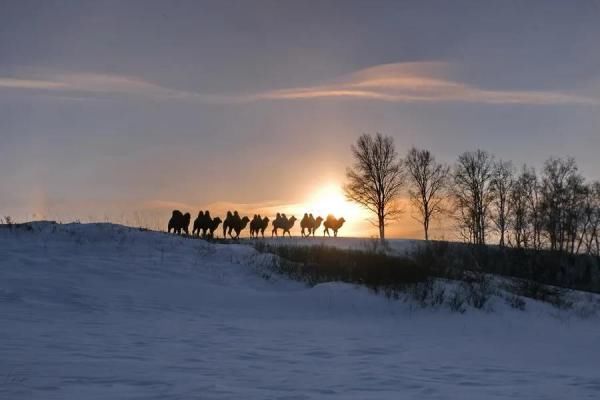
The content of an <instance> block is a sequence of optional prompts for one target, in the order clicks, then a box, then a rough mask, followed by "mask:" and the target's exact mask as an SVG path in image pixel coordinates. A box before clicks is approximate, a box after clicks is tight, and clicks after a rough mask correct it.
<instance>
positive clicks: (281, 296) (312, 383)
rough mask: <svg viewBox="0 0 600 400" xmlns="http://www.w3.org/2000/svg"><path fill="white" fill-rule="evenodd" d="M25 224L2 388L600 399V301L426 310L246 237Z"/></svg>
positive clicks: (10, 241)
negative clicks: (560, 306)
mask: <svg viewBox="0 0 600 400" xmlns="http://www.w3.org/2000/svg"><path fill="white" fill-rule="evenodd" d="M32 227H33V229H32V230H26V229H22V228H21V229H13V230H9V229H6V228H3V229H0V399H10V400H12V399H81V400H87V399H192V398H194V399H415V398H426V399H478V400H480V399H506V398H510V399H513V400H517V399H528V400H531V399H598V398H600V372H599V371H600V346H599V343H600V320H599V318H598V317H597V316H595V315H590V316H588V317H587V318H582V317H580V316H578V315H576V314H575V313H573V312H572V311H557V310H556V309H554V308H552V307H551V306H548V305H545V304H540V303H537V302H533V301H528V302H527V307H526V310H525V311H519V310H515V309H512V308H510V307H509V306H508V305H506V304H505V303H503V302H501V301H497V302H496V304H495V305H494V311H493V312H489V311H488V312H484V311H480V310H473V309H469V310H468V311H467V312H466V313H465V314H458V313H452V312H450V311H448V310H447V309H445V308H437V309H432V308H427V309H423V308H419V307H418V306H416V305H415V304H411V303H410V302H403V301H395V300H388V299H386V298H385V297H383V296H380V295H375V294H372V293H370V292H369V291H367V290H365V289H363V288H357V287H354V286H352V285H346V284H340V283H329V284H322V285H318V286H316V287H312V288H309V287H307V286H305V285H303V284H301V283H298V282H292V281H289V280H286V279H284V278H282V277H279V276H276V275H273V274H271V273H270V272H269V271H270V270H269V265H270V264H271V263H272V262H273V257H272V256H271V255H266V254H259V253H257V252H256V251H255V250H254V249H253V248H252V247H250V246H246V245H236V244H230V245H215V244H209V243H206V242H204V241H202V240H190V239H183V238H179V237H175V236H172V235H167V234H164V233H157V232H142V231H139V230H135V229H130V228H125V227H121V226H116V225H110V224H82V225H79V224H72V225H54V224H50V223H36V224H33V225H32ZM332 240H333V239H332ZM336 240H337V241H338V242H340V243H341V242H343V241H344V239H336ZM348 240H349V239H347V240H346V242H348ZM349 246H351V244H349Z"/></svg>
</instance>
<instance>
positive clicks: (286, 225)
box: [271, 214, 296, 237]
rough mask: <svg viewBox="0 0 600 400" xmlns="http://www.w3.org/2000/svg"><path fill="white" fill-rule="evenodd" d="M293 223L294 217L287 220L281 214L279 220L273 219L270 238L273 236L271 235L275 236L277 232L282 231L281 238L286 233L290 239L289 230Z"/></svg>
mask: <svg viewBox="0 0 600 400" xmlns="http://www.w3.org/2000/svg"><path fill="white" fill-rule="evenodd" d="M295 222H296V217H294V216H293V215H292V216H291V217H290V219H288V218H287V217H286V216H285V214H281V217H280V218H279V220H277V219H275V221H273V231H272V232H271V236H273V234H274V235H275V236H277V230H278V229H283V236H285V233H286V232H287V234H288V236H289V237H292V234H291V233H290V229H292V227H293V226H294V223H295Z"/></svg>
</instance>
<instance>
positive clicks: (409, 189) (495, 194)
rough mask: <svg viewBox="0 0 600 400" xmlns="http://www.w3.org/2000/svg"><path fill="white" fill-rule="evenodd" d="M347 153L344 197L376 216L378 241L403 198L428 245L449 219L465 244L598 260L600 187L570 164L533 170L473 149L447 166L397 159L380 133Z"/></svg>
mask: <svg viewBox="0 0 600 400" xmlns="http://www.w3.org/2000/svg"><path fill="white" fill-rule="evenodd" d="M351 150H352V155H353V158H354V164H353V165H352V166H351V167H349V168H348V169H347V172H346V177H347V183H346V184H345V186H344V191H345V194H346V197H347V198H348V199H349V200H352V201H355V202H357V203H359V204H360V205H361V206H363V207H364V208H365V209H367V210H369V211H371V212H372V213H374V214H375V215H376V218H375V221H374V222H375V224H376V225H377V226H378V228H379V236H380V238H381V239H382V240H383V239H384V238H385V227H386V226H387V225H388V224H390V223H391V222H393V221H395V220H397V219H398V217H399V215H400V214H401V212H402V211H403V210H402V209H401V207H400V203H399V201H398V200H399V198H400V197H401V196H402V195H403V194H407V195H408V198H409V199H410V202H411V205H412V209H413V212H414V214H415V215H414V217H415V218H416V219H417V220H418V221H419V222H420V223H421V225H422V227H423V233H424V238H425V240H429V238H430V226H431V222H432V221H433V220H434V219H436V218H450V219H451V220H452V221H454V227H455V232H456V234H457V235H458V237H460V238H461V239H463V241H465V242H467V243H472V244H479V245H484V244H498V245H499V246H501V247H504V246H511V247H515V248H528V249H549V250H556V251H561V252H567V253H571V254H575V253H586V254H592V255H596V256H598V255H600V243H599V238H598V233H599V232H598V231H599V230H600V182H598V181H594V182H588V181H587V180H586V179H585V178H584V176H583V175H582V174H581V172H580V171H579V168H578V166H577V163H576V162H575V159H573V158H558V157H550V158H549V159H547V160H546V162H545V163H544V165H543V167H542V169H541V170H540V171H537V170H536V169H535V168H532V167H529V166H527V165H522V166H520V167H519V168H516V167H515V166H514V165H513V163H512V162H511V161H505V160H501V159H497V158H496V157H494V156H493V155H492V154H490V153H488V152H487V151H484V150H474V151H467V152H464V153H462V154H461V155H459V156H458V158H457V160H456V162H455V163H454V164H453V165H448V164H445V163H442V162H439V161H437V160H436V158H435V157H434V156H433V155H432V154H431V152H430V151H429V150H425V149H417V148H411V149H410V150H409V151H408V152H407V154H406V155H405V156H404V157H401V156H400V155H399V154H398V152H397V151H396V149H395V146H394V141H393V139H392V138H391V137H389V136H383V135H381V134H379V133H378V134H375V135H367V134H365V135H362V136H360V137H359V138H358V140H357V142H356V144H355V145H353V146H352V147H351Z"/></svg>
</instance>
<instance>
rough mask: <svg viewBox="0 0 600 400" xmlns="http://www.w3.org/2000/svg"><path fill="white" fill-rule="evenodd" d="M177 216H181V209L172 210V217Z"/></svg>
mask: <svg viewBox="0 0 600 400" xmlns="http://www.w3.org/2000/svg"><path fill="white" fill-rule="evenodd" d="M179 216H183V214H182V213H181V211H179V210H173V217H179Z"/></svg>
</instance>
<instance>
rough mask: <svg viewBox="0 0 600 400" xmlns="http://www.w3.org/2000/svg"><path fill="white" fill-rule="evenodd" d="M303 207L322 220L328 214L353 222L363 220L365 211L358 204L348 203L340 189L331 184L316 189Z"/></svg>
mask: <svg viewBox="0 0 600 400" xmlns="http://www.w3.org/2000/svg"><path fill="white" fill-rule="evenodd" d="M305 207H306V209H307V212H311V213H313V215H315V216H317V215H320V216H322V217H323V218H325V217H326V216H327V215H329V214H333V215H334V216H335V217H336V218H340V217H344V218H345V219H346V220H354V221H357V220H359V219H364V218H365V211H364V210H363V209H362V208H361V207H360V206H359V205H358V204H356V203H352V202H350V201H348V200H347V199H346V197H345V196H344V192H343V191H342V188H341V187H340V186H339V185H336V184H333V183H331V184H326V185H323V186H321V187H320V188H319V189H317V190H316V191H315V192H314V193H313V194H312V195H311V196H310V198H309V199H308V201H307V202H306V203H305Z"/></svg>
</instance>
